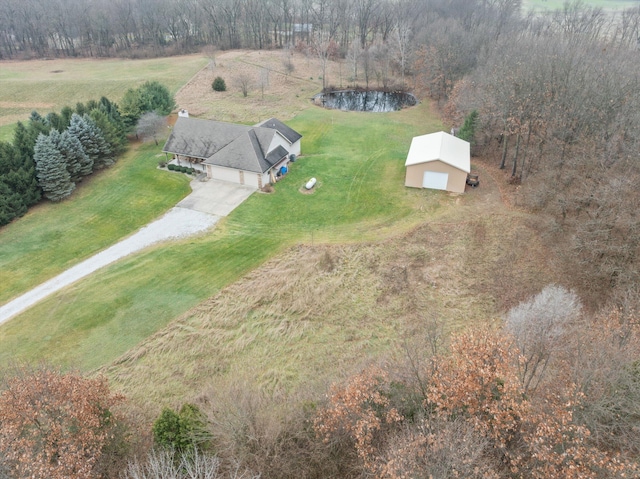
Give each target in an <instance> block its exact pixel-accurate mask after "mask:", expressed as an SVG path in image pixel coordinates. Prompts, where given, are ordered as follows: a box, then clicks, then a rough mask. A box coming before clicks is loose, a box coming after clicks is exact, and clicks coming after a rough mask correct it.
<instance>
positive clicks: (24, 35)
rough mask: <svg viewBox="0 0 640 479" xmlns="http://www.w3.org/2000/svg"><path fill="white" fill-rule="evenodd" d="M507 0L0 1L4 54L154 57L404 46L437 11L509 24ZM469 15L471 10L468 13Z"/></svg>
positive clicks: (514, 6) (511, 7)
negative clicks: (211, 49) (314, 45)
mask: <svg viewBox="0 0 640 479" xmlns="http://www.w3.org/2000/svg"><path fill="white" fill-rule="evenodd" d="M520 5H521V1H520V0H516V1H506V0H493V1H486V0H473V1H467V2H461V1H460V0H400V1H395V0H394V1H391V0H358V1H350V0H319V1H314V2H311V1H307V0H153V1H149V0H120V1H117V2H110V1H105V0H90V1H86V0H28V1H23V0H0V58H28V57H58V56H149V55H163V54H168V53H184V52H189V51H194V50H200V49H202V47H203V46H205V45H210V46H211V45H213V46H215V47H217V48H220V49H229V48H252V49H266V48H282V47H284V46H295V45H296V44H297V43H298V41H305V42H307V43H309V42H310V41H311V40H312V38H313V36H314V34H315V33H316V32H322V33H323V34H326V35H327V36H328V37H329V38H331V39H333V40H334V41H335V42H336V44H337V45H339V47H340V49H341V52H342V54H343V55H345V54H346V52H347V50H348V48H349V46H350V45H351V43H354V42H356V43H357V44H359V46H360V48H363V49H364V48H366V47H367V46H368V45H370V44H372V43H373V42H374V41H376V39H380V40H381V41H382V42H383V43H387V42H389V43H390V42H398V43H404V42H406V41H407V40H408V39H409V37H411V36H413V35H416V34H418V33H419V32H420V31H422V30H423V28H424V27H423V25H424V23H430V20H431V19H432V18H433V17H434V16H445V17H448V16H449V15H451V14H453V13H455V12H457V11H464V12H465V15H467V16H473V18H474V20H473V21H474V22H475V21H480V22H483V21H488V20H489V19H493V18H498V19H499V21H504V20H505V18H507V17H508V16H509V15H510V13H506V14H505V12H513V11H515V12H518V13H519V10H520ZM470 12H473V14H472V15H471V13H470Z"/></svg>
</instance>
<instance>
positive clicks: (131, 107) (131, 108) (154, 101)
mask: <svg viewBox="0 0 640 479" xmlns="http://www.w3.org/2000/svg"><path fill="white" fill-rule="evenodd" d="M175 106H176V103H175V100H174V99H173V95H171V93H169V90H168V89H167V88H166V87H165V86H164V85H162V84H161V83H159V82H157V81H153V82H146V83H145V84H144V85H142V86H141V87H139V88H137V89H135V90H133V89H129V90H127V92H126V93H125V94H124V97H123V98H122V104H121V107H122V116H123V119H124V121H125V124H126V125H127V127H129V128H130V127H132V126H133V125H135V124H136V122H137V121H138V119H139V118H140V117H141V116H142V115H143V114H145V113H147V112H149V111H155V112H156V113H158V114H159V115H168V114H169V113H171V111H172V110H173V109H174V108H175Z"/></svg>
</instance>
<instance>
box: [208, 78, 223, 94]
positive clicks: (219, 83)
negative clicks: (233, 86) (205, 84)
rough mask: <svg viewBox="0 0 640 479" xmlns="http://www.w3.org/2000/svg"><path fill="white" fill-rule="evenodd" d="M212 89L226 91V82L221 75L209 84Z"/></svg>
mask: <svg viewBox="0 0 640 479" xmlns="http://www.w3.org/2000/svg"><path fill="white" fill-rule="evenodd" d="M211 88H213V91H227V84H226V83H225V81H224V78H222V77H216V78H215V80H213V83H212V84H211Z"/></svg>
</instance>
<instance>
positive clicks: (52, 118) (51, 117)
mask: <svg viewBox="0 0 640 479" xmlns="http://www.w3.org/2000/svg"><path fill="white" fill-rule="evenodd" d="M44 124H45V125H47V126H48V127H50V128H52V129H54V130H58V131H59V132H63V131H64V130H65V128H66V127H67V125H65V124H64V120H63V118H62V117H61V116H60V115H58V114H57V113H55V112H53V111H52V112H51V113H48V114H47V116H46V118H45V120H44Z"/></svg>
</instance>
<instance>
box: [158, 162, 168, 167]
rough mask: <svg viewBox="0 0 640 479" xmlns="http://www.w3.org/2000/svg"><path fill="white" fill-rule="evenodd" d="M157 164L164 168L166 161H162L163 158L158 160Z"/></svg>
mask: <svg viewBox="0 0 640 479" xmlns="http://www.w3.org/2000/svg"><path fill="white" fill-rule="evenodd" d="M158 166H159V167H160V168H164V167H165V166H167V162H166V161H164V160H160V161H159V162H158Z"/></svg>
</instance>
